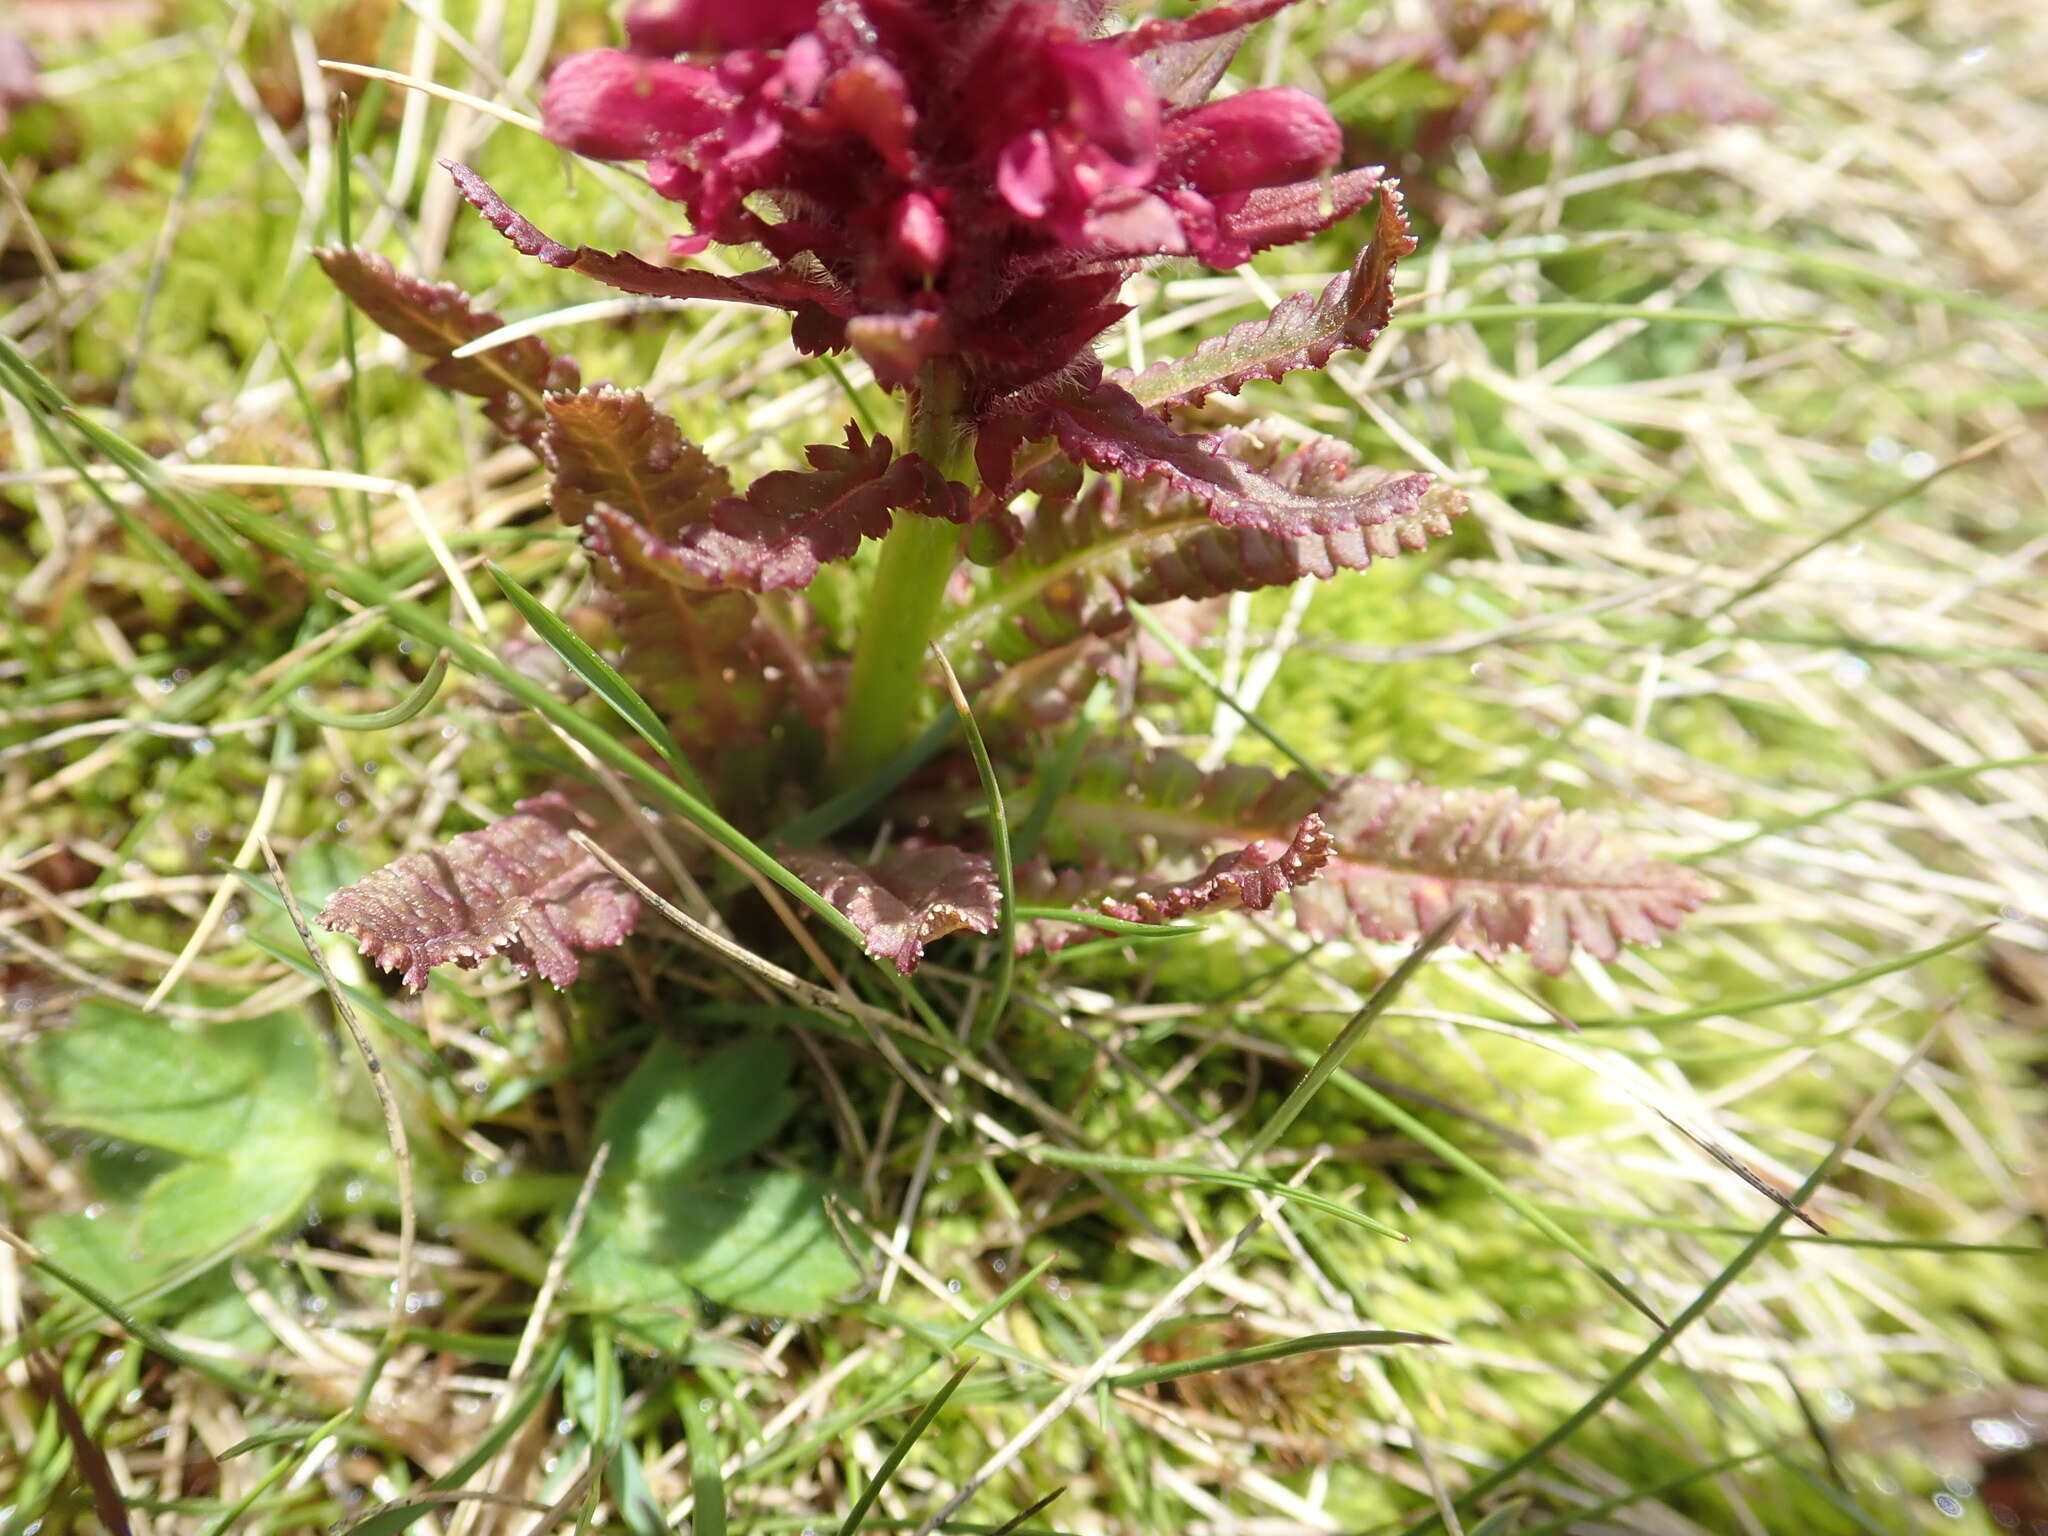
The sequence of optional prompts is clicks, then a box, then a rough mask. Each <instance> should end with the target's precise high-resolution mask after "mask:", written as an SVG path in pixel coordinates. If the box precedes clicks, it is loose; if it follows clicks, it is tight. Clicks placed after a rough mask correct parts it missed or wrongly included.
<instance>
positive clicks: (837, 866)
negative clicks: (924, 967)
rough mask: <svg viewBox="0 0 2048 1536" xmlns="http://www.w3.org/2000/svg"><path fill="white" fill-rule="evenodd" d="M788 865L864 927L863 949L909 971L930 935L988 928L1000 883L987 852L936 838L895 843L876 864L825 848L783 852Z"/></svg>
mask: <svg viewBox="0 0 2048 1536" xmlns="http://www.w3.org/2000/svg"><path fill="white" fill-rule="evenodd" d="M782 862H783V863H784V864H786V865H787V866H788V867H789V869H790V870H791V872H792V873H794V874H795V875H796V876H797V877H798V878H799V879H800V880H802V881H803V882H804V883H805V884H806V885H808V886H809V887H810V888H811V889H812V890H814V891H816V892H817V893H818V894H819V895H820V896H822V897H824V898H825V899H826V900H827V901H829V902H831V903H832V905H833V906H835V907H837V908H838V909H839V910H840V911H841V912H844V913H845V914H846V916H847V919H848V920H849V921H850V922H852V924H853V925H854V927H856V928H858V929H859V930H860V931H861V936H862V938H863V939H864V940H865V941H866V945H867V951H868V953H869V954H871V955H873V956H874V957H875V958H876V959H878V960H889V961H892V962H894V964H895V966H896V969H897V970H899V971H901V972H903V973H904V974H905V975H908V974H909V973H910V972H912V971H914V970H916V969H917V967H918V964H919V962H920V961H922V960H923V959H924V948H925V946H926V945H927V944H929V943H931V942H932V941H933V940H934V939H939V938H943V937H945V936H946V935H947V934H949V933H958V932H959V931H960V930H962V929H969V930H971V931H973V932H975V933H992V932H994V930H995V926H996V921H997V918H998V916H999V915H1000V913H1001V910H1002V890H1001V887H1000V886H999V885H998V883H997V880H996V870H995V865H994V864H992V863H991V862H990V861H989V859H988V857H987V855H985V854H980V853H969V852H967V851H966V850H965V849H962V848H954V847H951V846H949V845H946V844H939V845H935V846H930V847H923V848H899V849H897V850H895V851H894V852H892V853H890V854H887V855H886V856H884V857H883V858H882V859H881V860H880V861H879V862H878V863H876V864H875V865H874V867H873V868H866V867H863V866H862V865H859V864H856V863H854V862H853V860H851V859H849V858H846V857H845V856H844V855H842V854H839V853H836V852H834V851H833V850H831V849H829V848H811V849H805V850H802V851H800V852H796V853H785V854H784V855H782Z"/></svg>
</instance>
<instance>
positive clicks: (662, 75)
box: [540, 48, 730, 160]
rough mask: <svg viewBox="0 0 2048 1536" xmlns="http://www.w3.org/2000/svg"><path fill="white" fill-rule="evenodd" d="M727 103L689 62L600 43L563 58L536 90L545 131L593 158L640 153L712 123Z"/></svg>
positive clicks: (709, 76)
mask: <svg viewBox="0 0 2048 1536" xmlns="http://www.w3.org/2000/svg"><path fill="white" fill-rule="evenodd" d="M729 108H730V97H729V96H728V95H727V93H726V91H725V89H724V87H723V86H721V85H720V84H719V82H718V77H717V76H716V75H714V74H713V73H712V72H711V71H710V70H708V69H700V68H699V67H698V66H697V65H695V64H677V63H673V62H671V61H669V60H667V59H648V58H642V57H640V56H639V55H637V54H631V53H624V52H621V51H620V50H618V49H613V48H606V49H600V50H599V51H597V52H595V53H579V54H576V55H575V56H574V57H572V58H569V59H565V60H564V61H563V62H562V63H561V64H560V65H559V66H558V67H557V68H556V70H555V72H554V74H552V75H551V76H549V77H548V88H547V91H546V93H545V94H543V95H542V97H541V103H540V114H541V121H542V122H543V123H544V124H545V125H546V128H547V136H548V137H549V138H550V139H552V140H554V142H555V143H557V144H559V145H561V146H562V147H563V148H564V149H573V150H574V151H576V153H577V154H579V155H588V156H590V158H591V159H593V160H644V159H647V158H649V157H651V156H653V155H655V154H657V153H658V152H660V151H663V150H669V149H673V148H675V147H676V146H678V145H680V144H683V143H686V142H688V141H689V140H690V139H693V138H695V137H697V136H698V135H699V134H702V133H705V132H707V131H708V130H709V129H711V128H713V127H715V126H716V125H717V123H718V121H719V118H720V117H721V116H722V115H723V113H724V112H725V111H727V110H729Z"/></svg>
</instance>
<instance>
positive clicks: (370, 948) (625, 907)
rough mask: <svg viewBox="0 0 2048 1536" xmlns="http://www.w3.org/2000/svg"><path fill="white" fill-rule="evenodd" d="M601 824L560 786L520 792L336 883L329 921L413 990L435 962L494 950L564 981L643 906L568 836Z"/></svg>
mask: <svg viewBox="0 0 2048 1536" xmlns="http://www.w3.org/2000/svg"><path fill="white" fill-rule="evenodd" d="M595 825H596V824H595V823H594V822H593V821H592V820H591V819H590V818H589V817H587V816H585V815H583V814H582V813H580V812H579V811H578V810H577V809H576V807H575V806H574V805H573V804H572V803H571V802H570V800H569V798H568V796H566V795H564V794H562V793H561V792H560V791H558V790H550V791H548V792H547V793H546V794H543V795H536V796H534V797H533V798H532V799H530V800H522V801H520V802H519V805H518V807H517V809H516V810H514V812H513V813H512V814H511V815H510V816H505V817H501V818H500V819H499V820H497V821H494V822H492V823H491V824H490V825H489V826H487V827H482V828H479V829H478V830H477V831H474V832H464V833H463V834H462V835H461V836H459V837H456V838H454V839H453V840H451V841H450V842H448V843H447V844H445V845H444V846H442V847H440V848H437V849H434V850H432V851H423V852H419V853H408V854H406V855H405V856H404V857H403V858H401V859H398V860H396V861H394V862H392V863H390V864H387V865H385V866H384V867H383V868H382V869H380V870H377V871H376V872H374V873H373V874H370V875H368V876H366V877H365V878H364V879H362V880H359V881H357V882H356V883H355V884H354V885H351V886H349V887H347V888H346V889H344V890H341V891H338V892H336V893H335V896H334V899H333V900H332V901H330V902H328V904H327V906H326V909H325V910H324V911H322V912H321V914H320V918H319V921H320V925H321V926H322V927H324V928H329V929H332V930H333V931H334V932H336V933H345V934H347V935H348V936H349V937H350V938H352V939H354V940H355V941H356V944H357V946H358V947H359V948H360V949H361V950H362V952H363V953H364V954H365V955H367V956H369V957H370V959H371V960H373V961H374V962H375V963H376V964H377V965H378V966H379V967H381V968H382V969H384V970H387V971H396V972H398V973H399V974H400V976H401V977H402V978H403V980H404V982H405V984H406V986H408V987H410V988H411V989H412V990H413V991H415V992H417V991H418V990H419V989H420V988H422V987H424V986H425V985H426V984H427V973H428V972H429V971H431V970H432V969H433V968H434V967H435V966H437V965H445V964H448V963H450V962H453V963H454V964H456V965H459V966H462V967H463V968H464V969H466V970H474V969H475V968H476V967H477V966H479V965H482V964H483V963H484V961H485V960H487V959H489V958H490V957H491V956H492V955H503V956H504V957H505V958H506V959H507V960H509V961H511V962H512V964H513V965H515V966H517V967H518V968H519V971H520V972H521V974H525V973H526V972H529V971H537V972H538V973H539V974H540V975H541V976H543V977H544V978H546V979H547V980H548V981H551V982H553V983H554V984H555V985H556V986H558V987H566V986H568V985H569V984H570V983H571V982H573V981H575V979H576V978H577V976H578V975H579V974H580V973H581V971H582V962H581V960H579V959H578V957H577V956H578V952H579V951H588V950H595V949H609V948H611V947H612V946H613V945H615V944H618V943H620V942H622V941H623V940H624V939H625V937H626V935H627V934H629V933H631V932H632V931H633V924H634V922H635V921H637V920H638V918H639V915H640V901H639V898H638V897H636V896H635V895H634V894H633V893H632V892H631V891H630V890H628V889H627V888H626V886H625V885H624V884H622V883H621V882H620V881H619V880H618V878H617V877H616V876H614V875H613V874H612V873H611V872H610V871H609V870H607V869H606V868H605V867H604V865H603V864H601V863H599V862H598V860H596V859H595V858H593V857H592V856H591V855H590V854H588V853H586V852H584V851H583V849H581V848H579V847H578V846H577V845H576V844H575V843H573V842H571V841H570V840H569V835H568V834H569V832H570V831H571V830H572V829H575V828H578V827H580V828H583V829H584V830H586V831H589V830H594V828H595Z"/></svg>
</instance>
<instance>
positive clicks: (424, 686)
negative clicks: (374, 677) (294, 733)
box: [285, 651, 448, 731]
mask: <svg viewBox="0 0 2048 1536" xmlns="http://www.w3.org/2000/svg"><path fill="white" fill-rule="evenodd" d="M447 676H448V653H447V652H446V651H436V652H435V653H434V662H433V665H432V666H430V667H428V668H427V673H426V676H424V677H422V678H421V679H420V680H419V681H418V682H417V683H415V684H413V686H412V690H411V691H410V692H409V693H407V694H406V696H405V697H404V698H402V699H400V700H399V701H398V702H397V703H396V704H393V705H391V706H390V707H389V708H388V709H375V710H371V711H370V712H369V713H368V714H364V715H350V714H344V713H343V712H342V711H340V710H337V709H322V708H321V707H320V706H319V705H317V704H308V703H307V702H306V701H305V700H304V699H302V698H300V697H298V696H297V695H296V694H293V695H291V696H289V697H287V698H286V700H285V708H287V709H289V710H290V711H291V712H292V713H293V714H295V715H297V716H298V717H299V718H300V719H302V720H309V721H311V722H312V723H313V724H314V725H324V726H327V727H328V728H329V729H331V730H337V731H388V730H390V729H391V727H392V726H394V725H403V724H405V722H406V721H408V720H410V719H411V718H412V717H413V716H414V715H416V714H418V713H419V712H420V711H421V710H423V709H425V708H426V707H427V706H428V705H429V704H431V703H433V702H434V695H435V694H437V693H439V692H440V691H441V682H442V679H444V678H446V677H447Z"/></svg>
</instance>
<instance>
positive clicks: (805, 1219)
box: [655, 1169, 860, 1316]
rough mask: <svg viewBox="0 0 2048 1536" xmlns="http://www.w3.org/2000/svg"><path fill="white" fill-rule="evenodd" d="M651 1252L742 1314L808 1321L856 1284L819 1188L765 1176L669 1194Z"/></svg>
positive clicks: (807, 1180) (798, 1178) (797, 1179)
mask: <svg viewBox="0 0 2048 1536" xmlns="http://www.w3.org/2000/svg"><path fill="white" fill-rule="evenodd" d="M667 1194H668V1198H667V1199H666V1200H665V1201H664V1202H663V1210H662V1215H663V1217H664V1218H665V1219H664V1221H663V1223H662V1227H661V1230H660V1233H659V1235H658V1238H657V1246H656V1248H655V1252H656V1253H657V1255H660V1256H663V1257H666V1258H667V1260H668V1261H669V1263H670V1264H672V1265H673V1272H674V1273H675V1275H676V1276H677V1277H678V1278H680V1279H681V1280H683V1281H684V1282H686V1283H687V1284H689V1285H690V1286H692V1287H693V1288H695V1289H696V1290H698V1291H700V1292H702V1293H703V1294H704V1295H706V1296H709V1297H710V1298H711V1299H712V1300H713V1301H716V1302H718V1303H720V1304H721V1305H724V1306H728V1307H733V1308H735V1309H737V1310H739V1311H742V1312H764V1313H772V1314H790V1315H794V1316H812V1315H815V1314H816V1313H818V1312H821V1311H823V1310H824V1308H825V1307H826V1305H827V1304H828V1303H829V1302H831V1301H832V1300H833V1298H835V1297H837V1296H840V1295H843V1294H844V1293H845V1292H847V1291H850V1290H852V1289H853V1287H854V1286H855V1285H857V1284H858V1283H859V1281H860V1276H859V1275H858V1274H857V1273H856V1272H855V1270H854V1267H853V1264H852V1261H851V1260H849V1259H848V1258H847V1256H846V1252H845V1250H844V1249H842V1248H841V1247H840V1246H839V1239H838V1237H837V1236H836V1235H835V1234H834V1232H833V1231H832V1224H831V1222H830V1221H828V1220H827V1219H826V1216H825V1185H824V1184H823V1183H822V1182H821V1181H819V1180H817V1179H814V1178H811V1177H809V1176H808V1175H805V1174H800V1173H789V1172H786V1171H784V1170H782V1169H764V1170H761V1171H758V1172H753V1173H739V1174H729V1175H725V1176H722V1177H720V1178H719V1179H717V1180H716V1181H714V1182H713V1183H711V1184H708V1185H679V1186H676V1187H675V1188H673V1189H671V1190H669V1191H668V1192H667Z"/></svg>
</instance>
